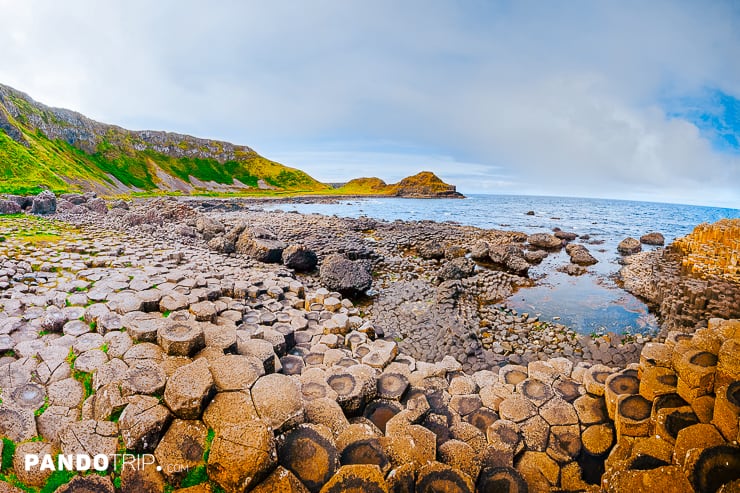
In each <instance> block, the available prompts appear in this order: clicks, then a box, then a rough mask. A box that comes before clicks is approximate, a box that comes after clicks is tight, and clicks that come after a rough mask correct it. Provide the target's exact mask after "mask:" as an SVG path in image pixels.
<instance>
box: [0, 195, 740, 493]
mask: <svg viewBox="0 0 740 493" xmlns="http://www.w3.org/2000/svg"><path fill="white" fill-rule="evenodd" d="M0 213H3V214H5V215H0V353H1V354H2V357H0V392H1V393H0V399H2V403H1V404H0V435H2V437H3V440H2V469H1V470H0V491H1V492H19V491H49V492H52V491H58V492H70V493H76V492H87V491H94V492H114V491H116V492H117V491H120V492H131V493H133V492H137V493H138V492H161V491H179V492H188V493H203V492H217V491H226V492H243V491H255V492H271V491H280V492H283V491H293V492H306V491H310V492H342V491H364V492H413V491H416V492H438V491H444V492H472V491H481V492H498V491H508V492H527V491H529V492H539V491H593V492H596V491H605V492H615V493H616V492H623V491H635V492H638V491H665V492H669V491H670V492H692V491H695V492H715V491H721V492H724V493H728V492H734V491H740V448H739V447H738V444H737V442H738V439H739V438H740V435H739V433H740V431H739V429H738V423H739V422H740V421H739V420H740V418H739V413H740V321H739V320H737V319H738V318H740V283H738V277H737V276H738V260H739V259H738V255H737V252H738V241H739V240H738V231H739V230H740V220H732V221H720V222H719V223H717V224H714V225H701V226H699V227H697V228H696V230H695V231H694V233H693V234H691V235H689V236H688V237H686V238H683V239H680V240H677V241H676V242H674V243H673V244H671V245H668V246H667V247H666V248H661V249H658V250H655V251H649V252H643V253H636V254H630V255H627V256H626V257H625V264H626V265H625V267H624V269H623V270H622V279H623V282H624V287H625V289H627V290H630V291H632V292H634V293H636V294H638V295H640V296H642V297H644V298H645V299H646V300H648V302H649V303H651V304H652V305H654V308H655V309H656V311H657V313H658V314H659V315H660V317H661V327H662V330H661V331H660V333H659V334H658V335H657V336H656V337H654V338H653V337H648V336H642V335H637V336H620V335H617V334H613V333H610V334H607V335H604V336H601V337H595V336H594V337H592V336H590V335H582V334H578V333H576V332H575V331H573V330H571V329H569V328H567V327H565V326H562V325H558V324H556V323H552V322H547V321H544V320H538V318H537V317H536V316H534V315H533V314H527V313H516V312H514V311H513V310H511V309H509V308H507V306H506V303H505V300H506V298H507V297H508V296H509V295H510V294H511V293H513V292H514V291H515V290H517V289H520V288H523V287H526V286H530V285H532V284H534V283H536V282H537V280H533V279H530V278H529V277H528V275H527V274H528V271H529V269H530V268H531V266H532V265H536V264H537V263H538V262H542V261H543V259H545V258H546V257H547V256H548V255H551V254H552V252H555V251H559V250H560V249H563V248H565V249H567V253H568V254H569V256H570V258H571V262H572V265H573V268H574V269H584V268H588V267H587V266H589V265H591V264H593V262H594V261H595V260H596V259H594V258H593V257H592V256H591V255H590V254H589V252H588V247H587V246H586V245H585V244H583V243H581V242H579V241H578V239H577V238H576V237H575V235H571V234H569V233H567V232H564V231H558V232H555V234H552V235H550V234H537V235H529V236H528V235H526V234H523V233H517V232H512V231H499V230H486V229H479V228H474V227H468V226H461V225H457V224H453V223H436V222H430V221H420V222H414V221H394V222H387V221H381V220H375V219H370V218H359V219H342V218H338V217H330V216H321V215H317V214H311V215H304V214H296V213H289V212H281V211H265V210H262V208H261V207H260V203H259V202H255V201H254V200H247V199H229V200H217V199H203V198H201V199H196V198H153V199H144V198H142V199H135V200H105V199H103V198H99V197H97V196H96V194H95V193H93V192H88V193H85V194H65V195H61V196H55V195H54V194H53V193H51V192H48V191H45V192H42V193H41V194H39V195H37V196H34V197H21V196H7V197H5V199H3V200H0ZM646 233H647V232H646ZM658 236H659V235H655V234H654V235H651V236H646V237H644V238H643V243H649V242H656V243H657V242H659V241H658V240H659V239H661V238H658ZM627 243H628V242H626V243H625V247H624V248H627V246H628V245H627ZM639 244H640V241H639V240H637V246H638V247H639ZM630 250H631V251H634V250H637V248H634V247H632V248H630ZM615 253H616V252H615ZM625 253H628V252H625ZM116 454H119V455H116ZM123 454H132V455H128V456H126V455H123ZM80 455H82V456H89V457H92V458H95V457H100V456H105V457H106V458H111V460H110V461H109V462H106V465H107V466H108V467H104V468H102V469H103V470H100V471H97V472H98V474H92V473H90V474H86V473H84V472H70V471H57V470H54V469H57V468H56V465H57V464H58V460H59V457H62V458H65V457H77V456H80ZM29 456H30V457H41V458H43V457H46V456H48V457H51V459H50V460H51V461H53V464H54V466H55V467H51V468H50V467H44V461H43V460H39V461H38V462H33V461H31V462H29V461H28V457H29ZM122 457H129V462H128V463H126V464H124V465H121V462H120V461H121V458H122ZM114 459H117V461H116V460H114Z"/></svg>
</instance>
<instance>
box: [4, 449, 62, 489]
mask: <svg viewBox="0 0 740 493" xmlns="http://www.w3.org/2000/svg"><path fill="white" fill-rule="evenodd" d="M27 454H28V455H36V456H39V458H43V456H44V455H50V456H53V454H54V447H53V446H52V444H51V443H46V442H25V443H20V444H18V446H17V447H16V449H15V454H14V455H13V463H12V466H13V471H14V472H15V474H16V476H17V477H18V479H19V480H20V481H21V482H22V483H24V484H26V485H28V486H36V487H40V486H43V485H44V484H45V483H46V481H47V479H48V478H49V476H50V475H51V472H52V471H51V470H50V469H48V468H45V469H44V470H41V464H38V465H35V466H30V467H29V468H28V469H26V464H25V462H26V461H25V458H26V455H27Z"/></svg>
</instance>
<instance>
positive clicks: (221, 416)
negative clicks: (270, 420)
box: [203, 390, 259, 430]
mask: <svg viewBox="0 0 740 493" xmlns="http://www.w3.org/2000/svg"><path fill="white" fill-rule="evenodd" d="M254 419H259V415H258V414H257V410H256V409H255V407H254V402H253V401H252V396H251V395H250V393H249V391H248V390H242V391H239V392H219V393H218V394H216V397H214V398H213V400H212V401H211V402H210V404H208V407H207V408H206V410H205V411H204V412H203V422H204V423H205V424H206V425H208V427H209V428H212V429H214V430H218V429H221V428H223V427H225V426H232V425H236V424H239V423H241V422H243V421H249V420H254Z"/></svg>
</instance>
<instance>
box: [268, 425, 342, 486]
mask: <svg viewBox="0 0 740 493" xmlns="http://www.w3.org/2000/svg"><path fill="white" fill-rule="evenodd" d="M278 457H279V461H280V465H281V466H283V467H285V468H286V469H288V470H289V471H291V472H292V473H293V474H295V475H296V477H297V478H298V479H299V480H300V481H301V482H302V483H303V484H304V485H305V486H306V487H307V488H308V489H309V491H312V492H315V491H319V490H320V489H321V487H322V486H323V485H324V484H325V483H326V482H327V481H329V479H330V478H331V477H332V475H334V473H335V472H336V471H337V469H338V468H339V452H338V451H337V448H336V447H335V445H334V443H333V439H332V437H331V435H330V436H329V438H327V437H325V436H323V435H322V433H320V432H319V431H318V425H313V424H301V425H298V426H296V427H295V428H293V429H291V430H289V431H288V432H286V433H285V435H283V436H281V438H280V441H279V443H278Z"/></svg>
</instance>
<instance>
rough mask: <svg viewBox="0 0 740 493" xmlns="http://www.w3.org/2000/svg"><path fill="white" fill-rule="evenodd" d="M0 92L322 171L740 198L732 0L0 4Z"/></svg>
mask: <svg viewBox="0 0 740 493" xmlns="http://www.w3.org/2000/svg"><path fill="white" fill-rule="evenodd" d="M0 12H2V18H0V26H2V28H1V29H0V46H2V56H0V83H4V84H8V85H10V86H13V87H15V88H17V89H20V90H22V91H24V92H26V93H28V94H29V95H31V96H32V97H33V98H34V99H36V100H38V101H40V102H43V103H46V104H49V105H51V106H59V107H65V108H70V109H74V110H76V111H79V112H81V113H83V114H85V115H87V116H89V117H91V118H94V119H96V120H100V121H103V122H106V123H113V124H117V125H120V126H123V127H126V128H131V129H156V130H169V131H174V132H180V133H187V134H192V135H196V136H199V137H207V138H214V139H221V140H227V141H231V142H234V143H238V144H244V145H248V146H250V147H252V148H254V149H255V150H256V151H258V152H259V153H260V154H262V155H264V156H266V157H268V158H270V159H273V160H276V161H280V162H282V163H284V164H287V165H290V166H294V167H298V168H301V169H303V170H304V171H306V172H308V173H309V174H311V175H312V176H314V177H315V178H317V179H319V180H322V181H327V182H342V181H346V180H349V179H351V178H354V177H358V176H378V177H380V178H382V179H384V180H385V181H387V182H395V181H398V180H399V179H401V178H402V177H404V176H407V175H410V174H414V173H416V172H418V171H421V170H430V171H434V172H435V173H437V174H438V175H439V176H440V177H442V178H443V179H444V180H445V181H447V182H449V183H453V184H455V185H457V186H458V190H460V191H462V192H464V193H500V194H539V195H562V196H582V197H604V198H621V199H635V200H648V201H666V202H679V203H690V204H705V205H718V206H727V207H735V208H740V143H739V141H740V2H737V1H733V0H728V1H722V0H712V1H704V0H702V1H699V0H697V1H681V0H670V1H661V0H655V1H650V2H644V1H630V0H626V1H598V2H595V1H592V0H583V1H579V0H572V1H565V0H563V1H547V2H542V1H526V0H522V1H520V0H517V1H494V0H491V1H488V0H486V1H484V0H464V1H463V0H459V1H456V0H445V1H436V0H419V1H417V0H405V1H403V2H399V1H396V0H389V1H386V0H373V1H355V0H312V1H310V2H309V1H282V0H275V1H270V2H264V1H233V2H231V1H213V2H203V1H200V2H195V1H188V0H179V1H169V0H162V1H157V2H148V1H139V0H129V1H115V0H112V1H108V2H95V1H82V0H67V1H65V2H57V1H40V0H17V1H9V0H0Z"/></svg>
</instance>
